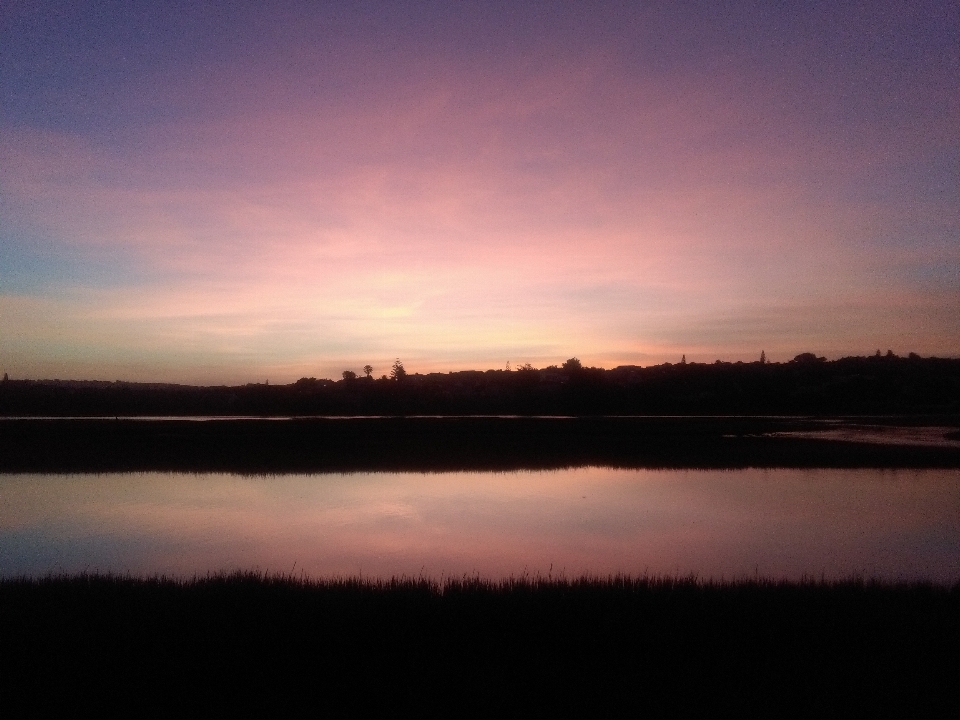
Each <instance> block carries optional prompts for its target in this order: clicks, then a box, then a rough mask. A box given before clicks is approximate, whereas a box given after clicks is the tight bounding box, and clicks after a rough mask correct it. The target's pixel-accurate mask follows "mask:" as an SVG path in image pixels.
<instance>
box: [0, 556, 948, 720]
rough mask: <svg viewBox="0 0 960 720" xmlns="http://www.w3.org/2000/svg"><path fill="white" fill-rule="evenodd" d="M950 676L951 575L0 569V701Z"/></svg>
mask: <svg viewBox="0 0 960 720" xmlns="http://www.w3.org/2000/svg"><path fill="white" fill-rule="evenodd" d="M958 688H960V584H958V585H954V586H939V585H930V584H899V585H898V584H879V583H873V582H865V581H855V580H851V581H847V582H814V581H810V582H801V583H788V582H773V581H766V580H762V579H755V580H750V581H738V582H725V583H717V582H699V581H697V580H696V579H677V578H633V577H626V576H618V577H609V578H579V579H555V578H520V579H507V580H501V581H487V580H483V579H479V578H460V579H448V580H444V581H443V582H437V581H434V580H431V579H425V578H401V579H396V578H395V579H391V580H366V579H359V578H340V579H331V580H322V581H311V580H307V579H305V578H296V577H278V576H266V575H262V574H256V573H239V574H233V575H216V576H210V577H204V578H196V579H193V580H189V581H184V580H176V579H168V578H131V577H118V576H110V575H80V576H71V577H48V578H41V579H6V580H0V710H2V708H4V707H7V708H13V707H16V706H17V705H19V704H20V703H24V702H26V703H30V706H31V708H32V709H33V710H36V711H39V710H40V709H42V708H43V706H49V707H51V708H52V707H54V706H59V705H60V704H62V703H65V702H66V703H69V704H70V706H71V707H72V708H75V709H77V708H81V707H86V708H90V709H93V710H101V711H108V710H113V709H121V710H124V711H131V712H133V711H135V712H137V713H147V714H149V713H150V712H153V713H155V714H158V715H160V716H163V715H165V714H174V713H178V714H179V713H182V712H183V711H184V710H189V711H191V712H197V711H204V712H216V713H218V714H225V713H240V714H245V713H252V714H271V715H276V714H278V713H283V714H286V715H297V714H303V715H306V716H318V715H326V716H335V717H354V716H356V717H370V716H372V715H379V716H389V717H400V716H416V717H422V716H434V715H443V716H451V715H453V716H456V715H475V714H482V715H485V716H498V717H499V716H507V717H546V716H557V715H561V716H572V715H576V716H578V717H614V716H630V717H635V716H638V715H643V714H648V715H653V716H672V717H686V716H697V717H703V716H721V715H722V716H726V715H739V716H750V717H772V716H777V717H782V716H794V717H813V716H817V717H821V716H832V715H847V716H872V717H878V716H904V715H911V716H915V717H956V716H957V713H958V711H960V691H958ZM32 714H35V713H32Z"/></svg>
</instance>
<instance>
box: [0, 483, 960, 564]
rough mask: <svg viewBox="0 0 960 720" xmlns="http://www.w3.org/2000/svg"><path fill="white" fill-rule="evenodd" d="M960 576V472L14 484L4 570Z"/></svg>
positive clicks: (8, 493)
mask: <svg viewBox="0 0 960 720" xmlns="http://www.w3.org/2000/svg"><path fill="white" fill-rule="evenodd" d="M235 569H259V570H264V571H267V572H278V573H280V572H283V573H289V572H294V573H295V574H297V575H300V574H301V572H303V573H306V574H307V575H309V576H313V577H324V576H336V575H356V574H359V573H362V574H363V575H364V576H381V577H389V576H393V575H403V574H405V575H408V576H409V575H414V576H416V575H420V574H424V575H429V576H432V577H436V578H440V577H442V576H461V575H463V574H468V575H476V574H479V575H481V576H484V577H504V576H510V575H513V576H519V575H523V574H525V573H527V574H531V575H536V574H542V575H547V574H549V573H551V572H552V573H553V574H554V575H558V574H565V575H566V576H568V577H569V576H577V575H580V574H584V573H587V574H595V575H606V574H608V573H616V572H624V573H631V574H643V573H649V574H669V575H677V574H679V575H684V576H686V575H689V574H696V575H698V576H700V577H701V578H727V579H730V578H739V577H745V576H749V577H753V576H754V575H755V574H759V575H761V576H766V577H773V578H788V579H800V578H802V577H816V578H820V577H821V576H824V577H826V578H828V579H829V578H845V577H850V576H852V575H859V576H865V577H868V578H880V579H887V580H898V579H900V580H914V579H926V580H935V581H946V582H949V581H956V580H960V471H957V470H919V471H918V470H781V469H778V470H737V471H713V470H710V471H696V470H693V471H676V470H614V469H609V468H579V469H572V470H562V471H550V472H510V473H437V474H414V473H357V474H349V475H331V474H311V475H281V476H265V477H257V476H244V475H231V474H183V473H126V474H120V473H118V474H108V475H35V474H20V475H3V476H0V575H3V576H8V577H9V576H14V575H22V574H27V575H44V574H47V573H61V572H67V573H72V572H77V571H84V570H88V571H94V570H97V571H110V572H116V573H127V572H129V573H135V574H154V573H165V574H173V575H180V576H193V575H194V574H206V573H208V572H217V571H230V570H235Z"/></svg>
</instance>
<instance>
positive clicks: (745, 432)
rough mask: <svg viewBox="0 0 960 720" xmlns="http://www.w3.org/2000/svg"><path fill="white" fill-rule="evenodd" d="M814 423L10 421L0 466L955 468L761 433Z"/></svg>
mask: <svg viewBox="0 0 960 720" xmlns="http://www.w3.org/2000/svg"><path fill="white" fill-rule="evenodd" d="M885 421H886V422H892V421H893V420H892V419H890V418H887V419H886V420H885ZM912 421H913V422H920V420H918V419H916V418H914V419H913V420H912ZM924 421H925V422H928V423H932V424H940V425H944V424H945V425H946V426H947V427H950V426H952V427H956V426H957V419H956V418H944V417H939V418H927V419H925V420H924ZM824 427H825V426H824V425H823V424H822V423H820V422H818V421H816V420H811V419H804V418H757V417H581V418H530V417H513V418H498V417H453V418H435V417H414V418H296V419H288V420H269V419H232V420H227V419H216V420H207V421H190V420H160V421H144V420H131V419H127V420H124V419H73V420H68V419H47V420H43V419H19V420H3V421H2V422H0V472H121V471H186V472H213V471H218V472H242V473H288V472H352V471H377V470H381V471H456V470H516V469H552V468H563V467H578V466H588V465H595V466H607V467H623V468H744V467H797V468H803V467H823V468H848V467H862V468H960V448H957V447H924V446H901V445H880V444H868V443H860V442H842V441H836V440H825V439H817V438H815V437H814V438H809V437H804V438H797V437H789V436H787V437H784V436H771V435H770V433H784V432H796V431H811V430H812V431H818V430H823V429H824ZM829 427H832V428H835V427H837V425H836V424H833V425H830V426H829Z"/></svg>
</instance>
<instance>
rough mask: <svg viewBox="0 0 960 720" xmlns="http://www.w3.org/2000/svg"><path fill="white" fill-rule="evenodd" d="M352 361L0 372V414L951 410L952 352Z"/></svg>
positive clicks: (955, 373)
mask: <svg viewBox="0 0 960 720" xmlns="http://www.w3.org/2000/svg"><path fill="white" fill-rule="evenodd" d="M366 370H369V371H371V374H370V375H369V376H359V377H358V376H357V374H356V373H354V372H353V371H350V370H345V371H344V372H343V377H342V379H340V380H337V381H334V380H328V379H317V378H313V377H304V378H301V379H300V380H298V381H296V382H295V383H291V384H289V385H270V384H268V383H263V384H247V385H242V386H235V387H228V386H214V387H197V386H188V385H170V384H161V383H130V382H120V381H117V382H105V381H75V380H10V379H8V378H7V377H6V375H4V380H3V381H0V416H5V417H18V416H34V417H36V416H48V417H57V416H58V417H122V416H167V417H169V416H271V417H287V416H294V417H296V416H410V415H443V416H466V415H520V416H558V415H572V416H587V415H767V416H769V415H889V414H894V415H934V414H953V415H960V359H949V358H947V359H945V358H935V357H931V358H922V357H920V356H918V355H916V354H915V353H910V355H909V356H908V357H898V356H896V355H894V354H893V353H891V352H889V351H888V353H887V354H886V355H880V352H879V351H877V354H876V355H875V356H872V357H846V358H841V359H839V360H833V361H827V360H826V359H824V358H822V357H817V356H816V355H814V354H813V353H802V354H800V355H798V356H797V357H796V358H794V359H793V360H792V361H790V362H787V363H770V362H765V361H763V362H753V363H743V362H737V363H729V362H721V361H719V360H718V361H717V362H715V363H710V364H705V363H686V362H682V363H678V364H671V363H664V364H662V365H654V366H649V367H640V366H636V365H623V366H620V367H617V368H613V369H609V370H607V369H603V368H594V367H584V366H583V365H582V364H581V363H580V361H579V360H578V359H577V358H570V359H569V360H567V361H566V362H565V363H563V365H562V366H550V367H548V368H542V369H535V368H533V367H530V366H529V365H527V366H521V367H519V368H517V369H515V370H487V371H461V372H450V373H439V372H437V373H429V374H425V375H421V374H419V373H414V372H408V371H406V370H405V369H404V368H403V364H402V363H401V362H400V361H399V360H398V361H397V362H396V363H395V364H394V368H393V369H392V370H391V376H390V377H388V376H386V375H383V376H381V377H380V378H379V379H374V377H373V374H372V368H370V367H369V366H367V368H366Z"/></svg>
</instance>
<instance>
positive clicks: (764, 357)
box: [760, 350, 767, 365]
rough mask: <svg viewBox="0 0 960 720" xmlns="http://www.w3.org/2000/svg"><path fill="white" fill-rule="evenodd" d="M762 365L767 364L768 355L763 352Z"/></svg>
mask: <svg viewBox="0 0 960 720" xmlns="http://www.w3.org/2000/svg"><path fill="white" fill-rule="evenodd" d="M760 364H761V365H766V364H767V354H766V353H765V352H764V351H763V350H761V351H760Z"/></svg>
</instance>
